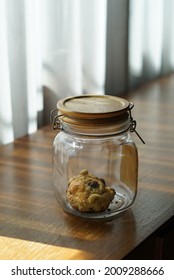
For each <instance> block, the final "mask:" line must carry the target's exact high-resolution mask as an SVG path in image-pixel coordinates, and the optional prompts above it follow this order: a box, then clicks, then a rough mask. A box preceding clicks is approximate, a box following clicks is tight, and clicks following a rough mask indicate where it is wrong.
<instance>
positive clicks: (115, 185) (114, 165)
mask: <svg viewBox="0 0 174 280" xmlns="http://www.w3.org/2000/svg"><path fill="white" fill-rule="evenodd" d="M82 170H88V172H89V173H90V174H94V176H96V177H97V178H103V179H104V181H105V183H106V186H108V187H111V188H112V189H114V190H115V195H114V198H113V200H112V201H111V202H110V204H109V206H108V207H107V209H105V210H104V211H99V212H95V211H94V212H88V211H86V212H84V211H79V210H77V209H75V208H73V207H72V206H71V204H70V203H69V201H68V199H67V188H68V184H69V183H68V182H69V181H70V180H72V178H74V177H75V176H77V175H78V174H80V172H81V171H82ZM137 180H138V153H137V148H136V145H135V144H134V142H133V141H132V139H131V137H130V134H129V133H128V132H124V133H121V134H119V135H100V136H95V135H87V136H86V135H80V134H71V133H69V132H66V131H63V130H62V131H60V132H59V133H58V134H57V136H56V137H55V139H54V143H53V181H54V191H55V195H56V198H57V200H58V202H59V203H60V204H61V206H62V207H63V209H64V210H65V211H67V212H70V213H71V214H74V215H77V216H81V217H84V218H95V219H96V218H99V219H101V218H108V217H112V216H115V215H117V214H118V213H120V212H121V211H124V210H126V209H127V208H128V207H130V206H131V205H132V204H133V202H134V200H135V197H136V193H137Z"/></svg>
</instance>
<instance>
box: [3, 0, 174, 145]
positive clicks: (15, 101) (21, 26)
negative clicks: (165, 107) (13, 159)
mask: <svg viewBox="0 0 174 280" xmlns="http://www.w3.org/2000/svg"><path fill="white" fill-rule="evenodd" d="M173 70H174V1H173V0H155V1H151V0H0V144H5V143H8V142H10V141H13V139H15V138H18V137H20V136H22V135H25V134H28V133H32V132H34V131H35V130H37V128H38V126H41V125H43V124H45V123H47V122H48V119H49V112H50V110H51V109H52V108H53V107H54V106H55V105H56V102H57V101H58V99H60V98H62V97H65V96H68V95H78V94H85V93H97V94H105V93H106V94H111V95H122V94H123V93H124V92H125V91H128V90H129V89H132V88H134V87H136V86H138V85H140V84H141V83H144V82H147V81H149V80H151V79H154V78H156V77H159V76H161V75H164V74H168V73H170V72H171V71H173Z"/></svg>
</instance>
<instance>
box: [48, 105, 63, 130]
mask: <svg viewBox="0 0 174 280" xmlns="http://www.w3.org/2000/svg"><path fill="white" fill-rule="evenodd" d="M61 116H63V115H59V114H58V109H57V108H55V109H53V110H52V111H51V113H50V123H51V124H52V127H53V129H54V130H56V129H59V130H62V126H61V123H60V121H59V117H61Z"/></svg>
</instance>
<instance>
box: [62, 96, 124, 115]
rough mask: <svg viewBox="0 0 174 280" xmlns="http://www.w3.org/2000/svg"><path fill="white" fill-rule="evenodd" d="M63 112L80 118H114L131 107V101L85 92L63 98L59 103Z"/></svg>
mask: <svg viewBox="0 0 174 280" xmlns="http://www.w3.org/2000/svg"><path fill="white" fill-rule="evenodd" d="M57 108H58V110H59V112H60V113H61V114H64V115H66V116H68V117H72V118H80V119H89V118H90V119H101V118H112V117H116V116H119V115H121V114H123V113H124V112H126V111H128V109H129V102H128V101H127V100H125V99H123V98H120V97H115V96H111V95H94V94H84V95H78V96H72V97H66V98H64V99H61V100H60V101H59V102H58V103H57Z"/></svg>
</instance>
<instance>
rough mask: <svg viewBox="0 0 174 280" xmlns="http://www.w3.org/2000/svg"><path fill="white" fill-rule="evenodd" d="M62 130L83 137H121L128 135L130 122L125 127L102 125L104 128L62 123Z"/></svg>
mask: <svg viewBox="0 0 174 280" xmlns="http://www.w3.org/2000/svg"><path fill="white" fill-rule="evenodd" d="M60 124H61V130H63V131H65V132H66V133H69V134H74V135H75V134H76V135H83V136H96V137H97V136H98V137H100V136H101V137H102V136H112V135H118V136H119V135H121V134H124V133H127V132H128V130H129V128H130V121H129V120H128V121H127V122H126V123H124V124H123V125H121V126H120V125H119V126H118V124H112V125H102V126H95V127H92V126H79V125H78V126H76V125H73V124H69V123H65V122H62V121H60Z"/></svg>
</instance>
